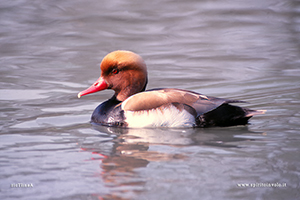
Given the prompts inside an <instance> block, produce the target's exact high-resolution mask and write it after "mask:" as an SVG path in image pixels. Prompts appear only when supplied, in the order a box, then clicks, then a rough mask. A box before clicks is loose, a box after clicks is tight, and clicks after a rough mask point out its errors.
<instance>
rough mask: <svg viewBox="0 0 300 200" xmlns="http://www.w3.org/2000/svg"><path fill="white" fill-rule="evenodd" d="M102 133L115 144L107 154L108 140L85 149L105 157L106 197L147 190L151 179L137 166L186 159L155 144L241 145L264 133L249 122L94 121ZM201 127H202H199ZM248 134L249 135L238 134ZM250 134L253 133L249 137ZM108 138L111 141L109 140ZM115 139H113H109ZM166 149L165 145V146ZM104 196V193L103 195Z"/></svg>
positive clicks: (103, 165) (129, 196)
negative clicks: (151, 124)
mask: <svg viewBox="0 0 300 200" xmlns="http://www.w3.org/2000/svg"><path fill="white" fill-rule="evenodd" d="M93 127H94V129H96V130H98V131H99V132H100V133H101V134H103V133H106V134H108V135H112V136H113V137H114V139H112V141H113V143H114V144H113V145H112V148H111V149H110V151H109V152H108V151H107V150H106V152H107V155H103V154H102V153H101V152H105V150H104V149H102V148H106V147H105V145H103V143H105V141H104V142H102V143H99V144H98V146H93V147H92V148H89V147H86V146H85V145H82V146H81V148H82V149H83V150H85V151H90V152H92V154H98V155H99V156H100V158H101V159H100V160H101V165H100V167H101V169H102V173H101V179H103V181H104V183H105V185H106V186H107V187H108V188H110V189H111V193H110V194H108V195H104V196H101V198H102V199H122V200H127V199H131V197H133V196H136V195H137V194H139V193H141V192H143V191H144V190H145V187H144V185H146V183H147V179H145V178H144V177H143V176H141V174H140V173H139V171H138V170H137V169H139V168H146V167H147V165H148V164H149V163H150V162H169V161H175V160H183V161H184V160H186V159H188V157H187V156H186V155H185V154H183V153H173V152H163V151H157V150H152V148H151V147H153V146H166V147H168V146H172V147H175V148H182V147H191V146H195V145H196V146H198V145H207V146H215V147H223V148H224V147H225V148H226V147H233V148H239V146H238V145H236V144H235V142H238V141H246V140H253V141H254V140H256V138H261V137H262V136H261V133H255V132H252V131H249V130H248V128H247V126H241V127H231V128H226V129H224V128H211V129H203V130H202V131H201V129H193V128H190V129H167V128H162V129H158V128H154V129H150V128H149V129H124V128H115V127H106V126H99V125H95V124H94V125H93ZM199 130H200V131H199ZM243 134H247V135H248V137H247V136H245V137H238V136H241V135H243ZM249 134H251V135H252V136H250V138H249ZM106 142H107V141H106ZM109 142H111V141H109ZM162 149H163V148H162ZM99 198H100V197H99Z"/></svg>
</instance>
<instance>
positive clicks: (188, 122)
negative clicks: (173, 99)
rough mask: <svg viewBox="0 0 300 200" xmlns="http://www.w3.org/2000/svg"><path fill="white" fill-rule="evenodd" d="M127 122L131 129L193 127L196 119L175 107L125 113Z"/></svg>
mask: <svg viewBox="0 0 300 200" xmlns="http://www.w3.org/2000/svg"><path fill="white" fill-rule="evenodd" d="M124 116H125V121H126V122H127V124H128V127H130V128H143V127H178V128H179V127H193V126H194V125H195V117H194V116H193V115H192V114H190V113H189V112H187V111H186V110H184V109H183V110H179V109H177V108H176V107H175V106H174V105H172V104H171V105H169V106H163V107H159V108H155V109H151V110H142V111H124Z"/></svg>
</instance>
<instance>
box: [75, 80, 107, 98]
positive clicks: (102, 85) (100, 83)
mask: <svg viewBox="0 0 300 200" xmlns="http://www.w3.org/2000/svg"><path fill="white" fill-rule="evenodd" d="M107 88H108V85H107V83H106V81H105V80H104V79H103V78H102V77H101V76H100V78H99V79H98V80H97V81H96V82H95V83H94V84H93V85H92V86H91V87H89V88H88V89H86V90H83V91H81V92H79V93H78V98H80V97H81V96H84V95H87V94H90V93H94V92H98V91H101V90H105V89H107Z"/></svg>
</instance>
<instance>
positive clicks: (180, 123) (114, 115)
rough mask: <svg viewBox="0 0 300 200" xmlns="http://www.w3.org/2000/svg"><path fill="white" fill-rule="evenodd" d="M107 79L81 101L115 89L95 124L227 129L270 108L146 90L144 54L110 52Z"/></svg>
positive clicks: (103, 64) (180, 91) (99, 110)
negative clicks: (246, 106) (254, 107)
mask: <svg viewBox="0 0 300 200" xmlns="http://www.w3.org/2000/svg"><path fill="white" fill-rule="evenodd" d="M100 69H101V75H100V77H99V78H98V79H97V80H96V82H95V83H94V84H92V85H91V86H90V87H89V88H87V89H86V90H83V91H81V92H79V93H78V98H80V97H82V96H84V95H87V94H91V93H95V92H98V91H102V90H106V89H111V90H114V95H113V96H112V97H111V98H110V99H108V100H107V101H105V102H103V103H101V104H100V105H99V106H97V107H96V109H95V110H94V112H93V114H92V116H91V122H92V123H95V124H100V125H104V126H110V127H124V128H146V127H194V128H197V127H199V128H206V127H214V126H217V127H227V126H237V125H247V124H248V123H249V122H248V120H249V119H250V118H251V117H253V116H254V115H258V114H264V113H265V111H264V110H251V109H249V108H243V107H239V106H236V105H232V104H233V103H246V102H244V101H239V100H230V99H225V98H217V97H212V96H206V95H203V94H200V93H197V92H193V91H188V90H184V89H176V88H155V89H150V90H146V86H147V83H148V76H147V66H146V63H145V61H144V60H143V59H142V57H141V56H139V55H138V54H136V53H134V52H132V51H126V50H117V51H113V52H111V53H109V54H107V55H106V56H105V57H104V58H103V60H102V62H101V64H100Z"/></svg>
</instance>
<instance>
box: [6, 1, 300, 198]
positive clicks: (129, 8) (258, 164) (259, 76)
mask: <svg viewBox="0 0 300 200" xmlns="http://www.w3.org/2000/svg"><path fill="white" fill-rule="evenodd" d="M117 49H124V50H131V51H134V52H136V53H138V54H140V55H141V56H142V57H143V58H144V60H145V61H146V63H147V66H148V73H149V84H148V89H151V88H156V87H175V88H181V89H187V90H193V91H195V92H199V93H203V94H205V95H211V96H217V97H223V98H231V99H238V100H244V101H247V102H249V104H245V105H244V106H246V107H249V108H252V109H263V110H268V111H267V113H266V114H265V115H260V116H256V117H254V118H253V119H252V120H251V124H250V125H248V126H245V127H244V126H240V127H229V128H209V129H165V128H164V129H162V128H161V129H159V128H157V129H125V130H124V129H116V128H107V127H100V126H99V127H98V126H92V125H91V124H90V123H89V120H90V115H91V113H92V111H93V109H94V108H95V107H96V106H97V105H98V104H100V103H101V102H103V101H105V100H106V99H108V98H110V97H111V96H112V94H113V92H112V91H103V92H100V93H97V94H93V95H88V96H85V97H82V98H81V99H78V98H77V93H78V92H79V91H81V90H83V89H85V88H86V87H88V86H89V85H90V84H92V83H93V82H94V81H95V80H96V79H97V78H98V77H99V75H100V70H99V64H100V62H101V59H102V58H103V57H104V56H105V55H106V54H107V53H109V52H111V51H114V50H117ZM0 74H1V75H0V76H1V80H0V105H1V106H0V110H1V111H0V119H1V120H0V131H1V134H0V148H1V150H0V199H3V200H11V199H19V200H27V199H32V200H34V199H50V200H56V199H93V200H94V199H115V200H120V199H121V200H127V199H189V200H196V199H197V200H198V199H285V200H286V199H293V200H294V199H297V198H299V196H300V190H299V189H300V186H299V184H300V173H299V172H300V156H299V155H300V154H299V150H300V140H299V139H300V122H299V121H300V2H299V1H296V0H286V1H281V0H265V1H261V0H252V1H239V0H233V1H221V0H216V1H195V0H185V1H175V0H160V1H157V0H153V1H137V0H122V1H121V0H116V1H115V0H101V1H96V0H87V1H79V0H72V1H71V0H65V1H58V0H42V1H35V0H16V1H1V2H0ZM18 183H22V184H32V185H33V187H28V188H24V187H14V184H18ZM268 183H273V184H276V185H275V186H269V185H267V184H268ZM240 184H252V185H248V186H247V185H240ZM262 184H265V185H262ZM254 186H255V187H254ZM279 186H282V187H279Z"/></svg>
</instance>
